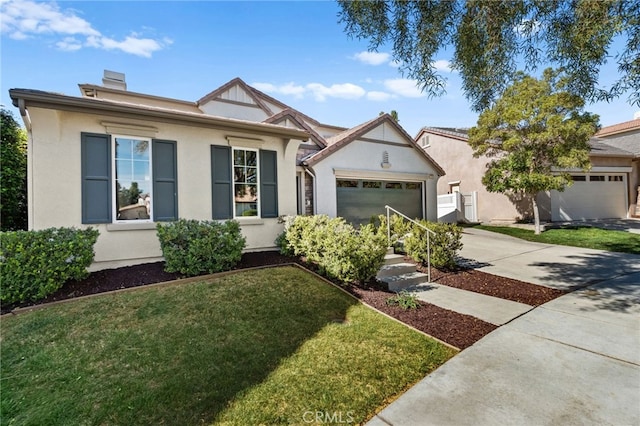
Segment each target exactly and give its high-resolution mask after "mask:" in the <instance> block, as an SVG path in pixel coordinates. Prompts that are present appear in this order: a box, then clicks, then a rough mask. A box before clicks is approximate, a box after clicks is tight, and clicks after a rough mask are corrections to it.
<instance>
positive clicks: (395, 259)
mask: <svg viewBox="0 0 640 426" xmlns="http://www.w3.org/2000/svg"><path fill="white" fill-rule="evenodd" d="M403 262H404V256H403V255H401V254H387V255H385V256H384V264H385V265H394V264H396V263H403Z"/></svg>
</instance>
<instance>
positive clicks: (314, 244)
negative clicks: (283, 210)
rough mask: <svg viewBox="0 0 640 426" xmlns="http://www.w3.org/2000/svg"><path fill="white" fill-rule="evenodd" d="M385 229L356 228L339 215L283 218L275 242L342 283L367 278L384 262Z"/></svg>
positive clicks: (362, 280)
mask: <svg viewBox="0 0 640 426" xmlns="http://www.w3.org/2000/svg"><path fill="white" fill-rule="evenodd" d="M385 232H386V231H384V232H383V231H379V230H376V228H375V227H374V226H373V225H366V226H362V227H360V229H358V230H356V229H355V228H354V227H353V226H351V225H350V224H348V223H346V221H345V220H344V219H342V218H335V219H330V218H329V217H328V216H326V215H316V216H296V217H295V218H285V231H284V233H283V234H282V235H281V236H280V237H279V238H278V240H277V244H278V245H279V246H280V249H281V252H282V253H284V254H293V255H296V256H304V257H306V258H307V260H308V261H309V262H313V263H316V264H317V265H318V267H319V268H320V272H321V273H323V274H325V275H326V276H328V277H329V278H335V279H337V280H339V281H342V282H345V283H351V282H358V283H363V282H366V281H369V280H371V279H372V278H373V277H375V275H376V274H377V273H378V271H379V270H380V268H381V267H382V264H383V263H384V256H385V253H386V251H387V236H386V233H385Z"/></svg>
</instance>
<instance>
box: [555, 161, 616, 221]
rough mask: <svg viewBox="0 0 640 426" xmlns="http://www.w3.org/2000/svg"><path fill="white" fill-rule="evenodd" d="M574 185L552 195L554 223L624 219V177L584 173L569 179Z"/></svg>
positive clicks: (611, 174)
mask: <svg viewBox="0 0 640 426" xmlns="http://www.w3.org/2000/svg"><path fill="white" fill-rule="evenodd" d="M572 178H573V185H572V186H570V187H568V188H567V189H565V190H564V191H563V192H558V191H551V219H552V220H553V221H569V220H587V219H610V218H624V217H626V215H627V194H626V191H627V189H626V188H627V182H626V179H627V177H626V174H625V173H587V174H576V175H573V176H572Z"/></svg>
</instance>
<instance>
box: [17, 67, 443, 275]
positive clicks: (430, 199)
mask: <svg viewBox="0 0 640 426" xmlns="http://www.w3.org/2000/svg"><path fill="white" fill-rule="evenodd" d="M79 88H80V93H81V96H68V95H63V94H59V93H52V92H45V91H40V90H31V89H11V90H10V91H9V92H10V96H11V99H12V101H13V104H14V105H15V106H16V107H17V108H19V110H20V114H21V116H22V117H23V120H24V123H25V126H26V129H27V133H28V176H27V177H28V203H29V228H30V229H44V228H49V227H61V226H65V227H71V226H75V227H86V226H93V227H96V228H97V229H98V230H99V231H100V237H99V238H98V241H97V243H96V246H95V252H96V256H95V261H94V264H93V265H92V270H99V269H105V268H110V267H117V266H123V265H132V264H136V263H145V262H152V261H157V260H160V259H161V258H162V257H161V255H162V253H161V251H160V245H159V241H158V239H157V236H156V232H155V226H156V222H160V221H171V220H176V219H177V218H187V219H199V220H224V219H236V220H238V221H239V222H240V224H241V229H242V232H243V235H244V236H245V237H246V238H247V250H248V251H257V250H266V249H272V248H274V247H275V243H274V241H275V239H276V237H277V236H278V234H279V233H280V232H282V223H280V221H279V217H280V216H282V215H295V214H305V213H306V214H313V213H324V214H328V215H330V216H338V215H341V216H345V217H347V218H348V219H349V220H351V221H353V222H356V223H361V222H365V221H368V219H369V217H370V216H371V215H374V214H382V213H383V212H384V205H385V204H390V205H392V206H393V207H395V208H397V209H398V210H400V211H403V212H407V214H409V215H411V216H416V217H421V218H422V217H424V218H428V219H431V220H435V219H436V218H437V210H436V185H437V180H438V177H439V176H442V175H444V171H443V170H442V168H441V167H440V166H439V165H438V164H437V163H436V162H435V161H433V160H432V159H431V158H430V157H429V155H428V154H427V153H425V152H424V151H422V150H421V149H420V148H419V147H418V146H417V145H416V143H415V142H414V141H413V139H412V138H411V136H409V135H408V134H407V133H406V132H405V131H404V130H403V129H402V127H401V126H400V125H399V124H398V123H397V122H396V121H394V120H393V119H392V118H391V116H389V115H388V114H384V115H381V116H379V117H376V118H375V119H373V120H371V121H369V122H367V123H364V124H361V125H359V126H356V127H354V128H351V129H346V128H341V127H336V126H329V125H324V124H321V123H319V122H318V121H316V120H314V119H312V118H310V117H308V116H306V115H304V114H302V113H300V112H298V111H296V110H294V109H292V108H290V107H288V106H287V105H285V104H283V103H282V102H280V101H278V100H276V99H274V98H272V97H270V96H268V95H266V94H265V93H262V92H260V91H259V90H257V89H255V88H253V87H250V86H249V85H247V84H246V83H244V82H243V81H242V80H241V79H239V78H236V79H234V80H231V81H230V82H228V83H226V84H224V85H222V86H221V87H219V88H218V89H216V90H214V91H212V92H211V93H209V94H207V95H205V96H204V97H202V98H201V99H199V100H198V101H195V102H193V101H183V100H177V99H168V98H164V97H159V96H154V95H149V94H142V93H136V92H132V91H129V90H127V87H126V82H125V76H124V74H121V73H115V72H111V71H105V75H104V78H103V84H102V85H94V84H80V85H79Z"/></svg>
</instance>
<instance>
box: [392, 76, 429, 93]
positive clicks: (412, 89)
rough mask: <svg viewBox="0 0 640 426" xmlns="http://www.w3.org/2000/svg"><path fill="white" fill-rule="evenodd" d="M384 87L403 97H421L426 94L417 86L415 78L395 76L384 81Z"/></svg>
mask: <svg viewBox="0 0 640 426" xmlns="http://www.w3.org/2000/svg"><path fill="white" fill-rule="evenodd" d="M384 87H386V88H387V90H389V91H390V92H391V93H393V94H396V95H398V96H402V97H405V98H422V97H424V96H426V95H425V94H424V93H422V91H421V90H420V88H419V87H418V82H417V81H416V80H409V79H405V78H395V79H389V80H385V81H384Z"/></svg>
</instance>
